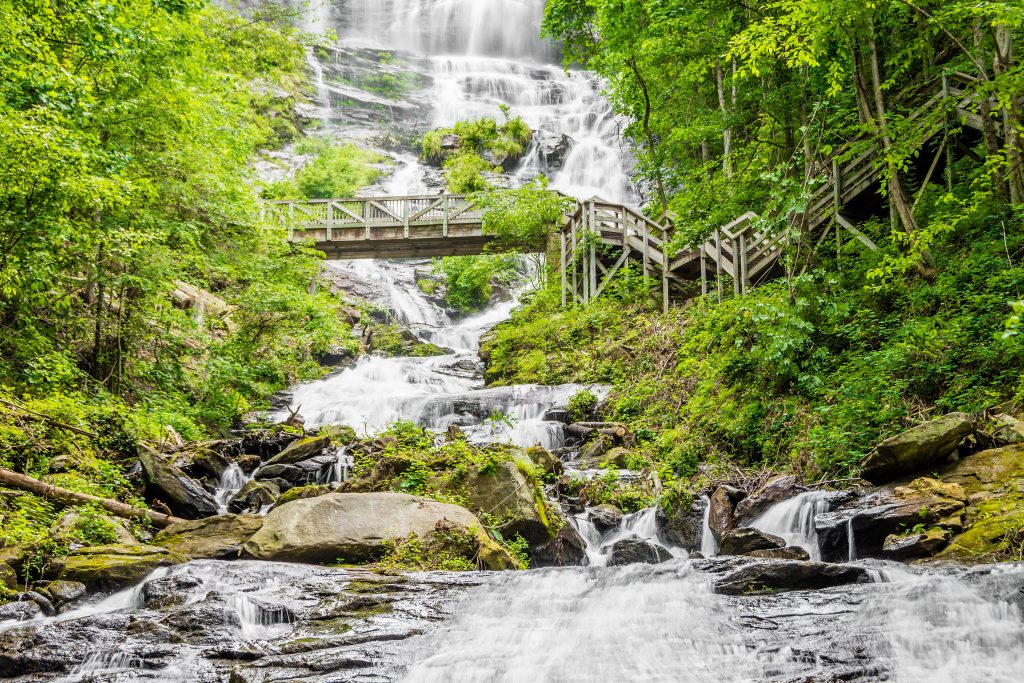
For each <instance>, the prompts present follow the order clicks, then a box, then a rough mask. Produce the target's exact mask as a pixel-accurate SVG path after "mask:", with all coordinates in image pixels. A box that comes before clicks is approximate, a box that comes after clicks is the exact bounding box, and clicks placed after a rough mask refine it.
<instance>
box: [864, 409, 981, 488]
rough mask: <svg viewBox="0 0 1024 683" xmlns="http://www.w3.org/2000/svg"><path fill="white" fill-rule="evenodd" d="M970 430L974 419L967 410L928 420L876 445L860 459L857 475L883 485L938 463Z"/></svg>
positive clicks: (973, 426)
mask: <svg viewBox="0 0 1024 683" xmlns="http://www.w3.org/2000/svg"><path fill="white" fill-rule="evenodd" d="M974 429H975V422H974V419H973V418H972V417H971V416H970V415H968V414H967V413H950V414H948V415H943V416H942V417H939V418H936V419H934V420H929V421H928V422H925V423H923V424H920V425H917V426H916V427H913V428H912V429H908V430H907V431H905V432H902V433H900V434H897V435H896V436H893V437H891V438H889V439H886V440H885V441H883V442H882V443H880V444H878V445H877V446H876V447H875V449H874V451H872V452H871V453H869V454H868V455H867V456H866V457H865V458H864V460H863V461H861V468H862V472H861V476H862V477H864V478H865V479H867V480H868V481H870V482H871V483H873V484H884V483H886V482H889V481H892V480H894V479H897V478H899V477H902V476H906V475H908V474H913V473H915V472H918V471H920V470H923V469H926V468H929V467H934V466H936V465H939V464H941V463H943V462H944V461H945V460H946V457H947V456H948V455H949V454H950V453H951V452H952V451H953V449H954V448H956V447H957V445H958V444H959V443H960V442H961V441H963V440H964V439H965V438H967V437H968V436H970V435H971V434H972V433H973V432H974Z"/></svg>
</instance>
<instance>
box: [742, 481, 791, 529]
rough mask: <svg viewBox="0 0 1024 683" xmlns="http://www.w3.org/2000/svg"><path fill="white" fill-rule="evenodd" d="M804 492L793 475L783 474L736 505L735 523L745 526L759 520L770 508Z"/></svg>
mask: <svg viewBox="0 0 1024 683" xmlns="http://www.w3.org/2000/svg"><path fill="white" fill-rule="evenodd" d="M802 491H804V487H802V486H800V483H799V482H798V481H797V478H796V477H794V476H793V475H792V474H781V475H779V476H777V477H774V478H772V479H770V480H769V481H768V482H767V483H766V484H764V485H763V486H761V487H760V488H758V489H757V490H755V491H754V492H753V493H751V494H750V495H749V496H747V497H746V498H744V499H743V500H741V501H740V502H739V503H737V504H736V509H735V511H734V513H733V516H734V523H735V524H736V525H737V526H743V525H744V524H747V523H749V522H752V521H753V520H755V519H757V517H758V516H760V515H761V513H763V512H765V511H766V510H767V509H768V508H770V507H771V506H773V505H775V504H776V503H779V502H781V501H783V500H786V499H787V498H792V497H793V496H795V495H796V494H798V493H801V492H802Z"/></svg>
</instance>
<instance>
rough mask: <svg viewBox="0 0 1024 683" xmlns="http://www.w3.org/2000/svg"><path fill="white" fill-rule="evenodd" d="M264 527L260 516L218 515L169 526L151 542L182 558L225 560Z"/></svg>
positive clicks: (232, 557)
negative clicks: (183, 556)
mask: <svg viewBox="0 0 1024 683" xmlns="http://www.w3.org/2000/svg"><path fill="white" fill-rule="evenodd" d="M262 526H263V517H261V516H259V515H219V516H217V517H207V518H206V519H197V520H190V521H188V522H181V523H180V524H172V525H171V526H169V527H167V528H166V529H164V530H162V531H161V532H160V533H158V534H157V535H156V538H155V539H153V542H154V543H156V544H158V545H160V546H162V547H164V548H167V549H168V550H171V551H173V552H176V553H180V554H181V555H187V556H188V557H190V558H192V559H194V560H198V559H214V560H228V559H234V558H236V557H238V556H239V554H240V553H241V550H242V546H243V545H245V542H246V541H248V540H249V539H250V538H252V535H253V534H255V533H256V532H257V531H259V530H260V527H262Z"/></svg>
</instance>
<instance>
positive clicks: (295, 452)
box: [267, 436, 331, 465]
mask: <svg viewBox="0 0 1024 683" xmlns="http://www.w3.org/2000/svg"><path fill="white" fill-rule="evenodd" d="M330 447H331V437H329V436H311V437H306V438H304V439H299V440H298V441H293V442H292V443H290V444H288V447H287V448H285V449H284V450H283V451H281V452H280V453H278V454H277V455H275V456H274V457H273V458H271V459H270V460H268V461H267V465H296V464H298V463H301V462H303V461H304V460H309V459H310V458H315V457H316V456H318V455H322V454H323V452H324V451H325V450H326V449H328V448H330Z"/></svg>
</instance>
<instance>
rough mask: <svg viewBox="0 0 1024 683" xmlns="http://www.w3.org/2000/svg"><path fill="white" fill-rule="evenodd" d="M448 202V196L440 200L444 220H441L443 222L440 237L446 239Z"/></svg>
mask: <svg viewBox="0 0 1024 683" xmlns="http://www.w3.org/2000/svg"><path fill="white" fill-rule="evenodd" d="M448 200H449V197H448V195H444V196H443V197H442V198H441V206H442V207H443V211H444V219H443V220H444V222H443V223H442V225H441V237H447V236H448V206H449V201H448Z"/></svg>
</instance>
